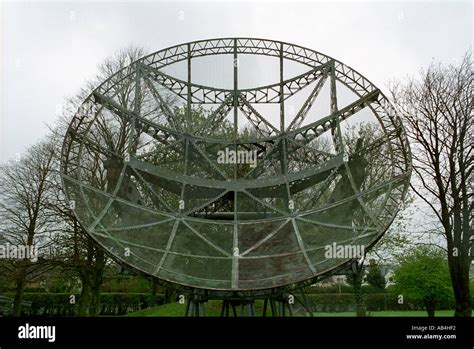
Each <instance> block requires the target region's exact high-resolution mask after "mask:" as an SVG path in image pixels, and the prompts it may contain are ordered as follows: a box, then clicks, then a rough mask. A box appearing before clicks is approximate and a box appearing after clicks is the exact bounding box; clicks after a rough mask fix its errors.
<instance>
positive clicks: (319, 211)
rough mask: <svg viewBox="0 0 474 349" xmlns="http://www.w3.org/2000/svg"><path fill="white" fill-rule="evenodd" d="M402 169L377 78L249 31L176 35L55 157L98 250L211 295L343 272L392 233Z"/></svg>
mask: <svg viewBox="0 0 474 349" xmlns="http://www.w3.org/2000/svg"><path fill="white" fill-rule="evenodd" d="M410 172H411V158H410V151H409V145H408V141H407V138H406V135H405V131H404V129H403V126H402V123H401V121H400V119H399V118H398V117H397V115H396V112H395V110H394V109H393V108H392V106H391V105H390V103H389V102H388V100H387V98H386V97H385V96H384V95H383V94H382V92H381V91H380V90H379V89H378V88H377V87H375V86H374V85H373V84H372V83H370V82H369V81H368V80H367V79H366V78H364V77H363V76H362V75H360V74H359V73H358V72H356V71H355V70H353V69H351V68H349V67H348V66H346V65H345V64H343V63H341V62H339V61H337V60H335V59H333V58H331V57H328V56H326V55H324V54H321V53H319V52H316V51H313V50H310V49H307V48H304V47H300V46H296V45H292V44H288V43H284V42H278V41H271V40H263V39H252V38H225V39H212V40H203V41H196V42H190V43H185V44H181V45H177V46H173V47H170V48H167V49H164V50H161V51H158V52H155V53H153V54H150V55H148V56H146V57H143V58H141V59H139V60H137V61H135V62H132V63H131V64H130V65H129V66H126V67H124V68H123V69H120V70H119V71H117V72H116V73H115V74H114V75H112V76H111V77H110V78H108V79H107V80H106V81H104V82H103V83H102V84H101V85H100V86H99V87H97V88H96V89H95V90H94V91H93V92H92V93H91V94H90V95H89V96H88V97H87V98H86V100H85V101H84V103H83V105H82V106H81V108H80V109H79V110H78V112H77V114H76V115H75V117H74V118H73V120H72V122H71V124H70V126H69V128H68V131H67V134H66V136H65V139H64V144H63V149H62V163H61V173H62V178H63V185H64V190H65V193H66V195H67V197H68V200H69V201H70V202H71V207H72V209H73V210H74V213H75V215H76V216H77V218H78V220H79V222H80V223H81V225H82V226H83V227H84V228H85V230H86V231H87V233H88V234H90V236H91V237H92V238H94V239H95V240H96V241H97V242H98V243H99V244H100V245H101V246H103V248H105V249H106V250H107V251H108V252H110V253H111V254H112V255H114V256H115V257H116V258H117V259H119V260H120V261H121V262H123V263H126V264H127V265H129V266H131V267H133V268H136V269H138V270H139V271H141V272H143V273H146V274H149V275H152V276H154V277H156V278H159V279H161V280H164V281H167V282H170V283H172V284H178V285H182V286H187V287H191V288H200V289H206V290H216V291H219V292H221V291H222V292H228V291H255V292H257V291H260V292H265V290H270V289H274V288H280V289H285V287H294V285H295V284H296V285H299V284H303V283H309V282H313V281H314V280H316V279H318V278H319V277H322V276H324V275H328V274H330V273H333V272H334V271H335V270H338V269H339V268H342V267H345V266H347V265H348V264H349V263H351V262H352V261H354V260H355V259H357V258H359V257H360V256H361V255H363V253H365V252H366V251H367V250H368V249H369V248H370V247H371V246H373V245H374V244H375V243H376V242H377V241H378V239H379V238H380V237H381V236H382V235H383V234H384V232H385V231H386V230H387V228H388V227H389V225H390V224H391V222H392V220H393V219H394V217H395V215H396V213H397V211H398V208H399V206H400V204H401V203H402V201H403V199H404V196H405V194H406V191H407V187H408V183H409V179H410ZM289 285H291V286H289Z"/></svg>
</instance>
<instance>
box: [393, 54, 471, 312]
mask: <svg viewBox="0 0 474 349" xmlns="http://www.w3.org/2000/svg"><path fill="white" fill-rule="evenodd" d="M472 81H473V69H472V56H471V53H470V52H468V53H467V54H466V55H465V56H464V58H463V59H462V61H461V62H460V63H459V64H450V65H442V64H434V63H433V64H432V65H431V66H430V67H429V68H428V69H427V70H425V71H422V72H421V73H420V76H419V77H417V78H412V79H409V80H408V81H407V82H405V83H403V84H401V83H400V82H396V83H394V84H393V85H392V86H391V91H392V96H393V99H394V102H395V103H396V105H397V107H398V108H399V109H400V113H401V114H402V116H403V118H404V122H405V125H406V128H407V133H408V137H409V139H410V142H411V148H412V154H413V169H414V174H415V176H414V180H413V181H412V184H411V187H412V189H413V191H414V192H415V193H416V194H417V195H418V196H419V197H420V198H421V199H422V200H424V202H425V203H426V204H427V205H428V206H429V207H430V209H431V210H432V211H433V212H434V214H435V215H436V217H437V219H438V220H439V222H440V224H441V226H442V229H443V235H444V237H445V239H446V245H447V252H448V254H447V256H448V263H449V271H450V274H451V281H452V286H453V291H454V296H455V299H456V310H455V316H471V313H472V304H471V296H470V292H469V268H470V266H471V261H472V254H471V252H470V249H471V246H472V236H473V229H472V211H473V200H472V196H473V190H472V189H473V188H472V183H473V147H474V128H473V123H474V117H473V83H472Z"/></svg>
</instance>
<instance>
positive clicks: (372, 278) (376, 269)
mask: <svg viewBox="0 0 474 349" xmlns="http://www.w3.org/2000/svg"><path fill="white" fill-rule="evenodd" d="M365 281H367V282H368V283H369V285H371V286H372V287H374V288H375V289H377V290H380V291H382V292H383V291H385V286H386V285H387V282H386V280H385V277H384V276H383V274H382V270H381V269H380V266H379V265H378V264H377V262H376V261H375V260H374V259H371V260H370V261H369V265H368V266H367V275H366V277H365Z"/></svg>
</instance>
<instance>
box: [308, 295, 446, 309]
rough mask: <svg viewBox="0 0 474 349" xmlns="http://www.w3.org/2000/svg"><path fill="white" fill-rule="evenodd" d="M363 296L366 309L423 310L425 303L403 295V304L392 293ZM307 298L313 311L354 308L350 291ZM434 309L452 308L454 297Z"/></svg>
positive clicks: (353, 300)
mask: <svg viewBox="0 0 474 349" xmlns="http://www.w3.org/2000/svg"><path fill="white" fill-rule="evenodd" d="M364 296H365V305H366V308H367V311H383V310H425V305H424V303H423V300H421V299H411V298H407V297H404V299H403V304H399V303H398V296H397V295H396V294H392V293H372V294H370V293H369V294H365V295H364ZM308 298H309V300H310V302H311V303H312V306H313V311H320V312H342V311H354V310H355V299H354V294H352V293H333V294H325V293H321V294H308ZM436 309H437V310H443V309H454V299H450V300H446V301H443V302H441V303H439V304H438V305H437V307H436Z"/></svg>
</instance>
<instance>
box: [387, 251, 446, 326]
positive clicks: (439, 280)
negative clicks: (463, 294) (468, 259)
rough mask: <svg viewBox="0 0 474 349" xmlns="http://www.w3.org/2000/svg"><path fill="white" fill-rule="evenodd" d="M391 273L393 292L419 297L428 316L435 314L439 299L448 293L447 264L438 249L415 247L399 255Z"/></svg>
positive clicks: (444, 297)
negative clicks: (392, 274) (397, 265)
mask: <svg viewBox="0 0 474 349" xmlns="http://www.w3.org/2000/svg"><path fill="white" fill-rule="evenodd" d="M398 259H399V263H400V266H399V267H398V268H397V269H396V270H395V272H394V281H395V291H396V292H398V293H399V294H401V295H403V296H404V297H412V298H417V299H422V300H423V301H424V303H425V307H426V311H427V312H428V316H430V317H433V316H435V309H436V305H437V303H438V302H439V301H441V300H443V299H447V298H449V297H451V296H452V290H451V286H450V277H449V270H448V263H447V262H446V259H445V258H444V257H443V252H442V251H441V250H440V249H437V248H434V247H429V246H418V247H416V248H413V249H411V250H409V251H408V252H407V253H406V254H404V255H402V256H399V258H398Z"/></svg>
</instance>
